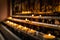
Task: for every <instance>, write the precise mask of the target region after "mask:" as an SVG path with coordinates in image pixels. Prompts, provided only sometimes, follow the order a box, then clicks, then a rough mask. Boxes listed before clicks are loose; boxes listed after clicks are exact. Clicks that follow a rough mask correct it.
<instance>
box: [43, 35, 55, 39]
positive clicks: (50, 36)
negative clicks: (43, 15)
mask: <svg viewBox="0 0 60 40" xmlns="http://www.w3.org/2000/svg"><path fill="white" fill-rule="evenodd" d="M43 37H44V38H46V39H54V38H55V36H53V35H51V34H48V35H44V36H43Z"/></svg>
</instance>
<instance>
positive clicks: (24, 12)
mask: <svg viewBox="0 0 60 40" xmlns="http://www.w3.org/2000/svg"><path fill="white" fill-rule="evenodd" d="M22 13H23V14H26V13H31V11H22Z"/></svg>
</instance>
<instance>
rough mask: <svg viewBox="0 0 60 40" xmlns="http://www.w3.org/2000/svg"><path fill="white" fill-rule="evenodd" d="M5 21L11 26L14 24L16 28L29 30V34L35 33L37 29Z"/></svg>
mask: <svg viewBox="0 0 60 40" xmlns="http://www.w3.org/2000/svg"><path fill="white" fill-rule="evenodd" d="M5 23H7V24H8V25H9V26H12V27H13V28H15V29H18V30H21V31H24V32H28V34H34V33H35V32H36V31H35V30H33V29H30V28H27V27H23V26H22V25H18V24H16V23H13V22H11V21H6V22H5Z"/></svg>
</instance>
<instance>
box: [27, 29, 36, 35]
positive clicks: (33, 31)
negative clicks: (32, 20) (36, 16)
mask: <svg viewBox="0 0 60 40" xmlns="http://www.w3.org/2000/svg"><path fill="white" fill-rule="evenodd" d="M35 32H36V31H35V30H33V29H31V30H29V31H28V33H29V34H31V35H34V33H35Z"/></svg>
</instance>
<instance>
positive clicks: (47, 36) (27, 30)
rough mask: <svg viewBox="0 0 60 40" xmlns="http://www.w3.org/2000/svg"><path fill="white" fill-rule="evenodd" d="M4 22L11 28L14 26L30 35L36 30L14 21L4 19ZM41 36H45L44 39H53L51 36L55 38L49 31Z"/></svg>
mask: <svg viewBox="0 0 60 40" xmlns="http://www.w3.org/2000/svg"><path fill="white" fill-rule="evenodd" d="M6 23H7V24H8V25H9V26H13V28H15V29H17V30H20V31H23V32H25V33H28V34H31V35H34V34H35V33H37V31H35V30H33V29H30V28H27V27H23V26H22V25H18V24H16V23H13V22H11V21H6ZM37 35H38V34H37ZM43 37H44V38H46V39H53V38H55V36H53V35H51V34H50V33H49V34H45V35H43Z"/></svg>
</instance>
